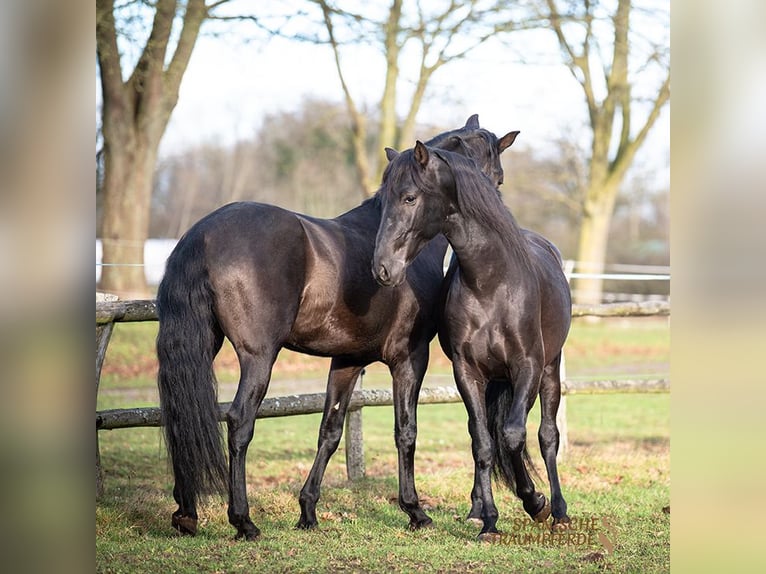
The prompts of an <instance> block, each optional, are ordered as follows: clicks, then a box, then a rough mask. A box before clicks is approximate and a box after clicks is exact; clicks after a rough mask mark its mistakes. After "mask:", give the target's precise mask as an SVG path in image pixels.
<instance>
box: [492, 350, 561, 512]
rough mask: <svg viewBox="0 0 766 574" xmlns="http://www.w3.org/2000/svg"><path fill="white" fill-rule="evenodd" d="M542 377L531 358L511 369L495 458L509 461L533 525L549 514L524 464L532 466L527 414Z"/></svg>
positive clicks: (536, 364) (545, 501) (545, 499)
mask: <svg viewBox="0 0 766 574" xmlns="http://www.w3.org/2000/svg"><path fill="white" fill-rule="evenodd" d="M541 374H542V370H541V369H540V367H539V360H536V359H534V358H530V359H528V360H526V361H522V362H521V363H520V365H518V366H517V367H515V368H514V369H513V371H512V377H511V380H512V381H513V400H512V403H511V405H510V411H509V412H508V413H507V414H505V417H504V420H503V427H502V429H503V432H502V438H501V442H500V446H499V448H500V450H501V452H499V453H498V455H497V456H498V457H503V458H506V459H510V462H511V467H512V472H513V475H514V480H513V482H515V486H516V495H517V496H518V497H519V498H520V499H521V501H522V503H523V505H524V510H525V511H526V512H527V514H529V516H530V518H532V520H534V521H535V522H544V521H545V520H547V518H548V517H549V516H550V514H551V507H550V504H549V503H548V500H547V498H546V497H545V495H544V494H543V493H542V492H538V491H537V490H535V484H534V482H533V481H532V478H531V477H530V475H529V472H528V470H527V467H526V463H527V462H529V464H530V465H531V464H532V463H531V460H530V458H529V454H528V452H527V415H528V413H529V411H530V410H531V408H532V406H533V405H534V403H535V401H536V400H537V395H538V393H539V391H540V377H541ZM499 416H503V413H499ZM503 472H506V471H505V470H504V471H503Z"/></svg>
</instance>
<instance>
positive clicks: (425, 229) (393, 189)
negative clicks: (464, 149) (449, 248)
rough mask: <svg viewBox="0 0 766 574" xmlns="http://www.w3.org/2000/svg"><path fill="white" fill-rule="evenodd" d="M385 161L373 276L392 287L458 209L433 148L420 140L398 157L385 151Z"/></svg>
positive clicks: (449, 173)
mask: <svg viewBox="0 0 766 574" xmlns="http://www.w3.org/2000/svg"><path fill="white" fill-rule="evenodd" d="M386 155H387V156H388V159H389V162H390V163H389V164H388V167H387V168H386V171H385V173H384V174H383V184H382V185H381V188H380V190H378V197H379V198H380V201H381V206H382V213H381V220H380V227H379V228H378V235H377V237H376V238H375V253H374V256H373V262H372V274H373V275H374V277H375V279H376V280H377V281H378V283H380V284H381V285H384V286H389V287H391V286H396V285H399V284H401V283H402V281H404V278H405V273H406V270H407V266H408V265H409V264H410V263H411V262H412V261H413V260H414V259H415V257H417V255H418V253H420V251H421V250H422V249H423V247H425V245H426V243H428V241H429V240H431V239H432V238H433V237H434V236H436V235H437V234H438V233H440V232H441V231H442V227H443V225H444V222H445V221H446V220H447V218H448V217H449V215H450V214H451V213H453V212H454V211H455V209H456V201H457V198H456V191H455V179H454V177H453V175H452V170H451V169H450V167H449V165H447V163H445V162H444V161H443V160H442V159H441V158H440V157H439V156H438V150H437V149H436V148H429V147H427V146H426V145H425V144H423V143H421V142H420V141H418V142H417V144H415V148H414V149H412V150H407V151H404V152H402V153H398V152H396V151H394V150H392V149H390V148H388V149H386Z"/></svg>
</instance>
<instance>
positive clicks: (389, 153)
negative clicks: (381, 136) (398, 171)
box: [386, 147, 399, 161]
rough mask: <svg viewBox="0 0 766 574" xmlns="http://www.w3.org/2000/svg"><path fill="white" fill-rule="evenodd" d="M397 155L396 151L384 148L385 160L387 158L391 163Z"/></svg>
mask: <svg viewBox="0 0 766 574" xmlns="http://www.w3.org/2000/svg"><path fill="white" fill-rule="evenodd" d="M398 155H399V152H398V151H396V150H395V149H393V148H390V147H387V148H386V158H388V161H392V160H393V159H394V158H395V157H396V156H398Z"/></svg>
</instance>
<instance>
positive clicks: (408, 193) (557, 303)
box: [373, 142, 571, 537]
mask: <svg viewBox="0 0 766 574" xmlns="http://www.w3.org/2000/svg"><path fill="white" fill-rule="evenodd" d="M388 155H389V159H390V160H391V163H389V165H388V168H387V171H386V172H385V174H384V177H383V185H382V186H381V188H380V190H379V191H378V193H377V195H378V197H379V198H380V201H381V203H382V205H383V216H382V220H381V223H380V230H379V231H378V236H377V239H376V242H375V256H374V260H373V274H374V276H375V278H376V279H377V280H378V282H379V283H380V284H382V285H386V286H393V287H394V288H396V286H397V285H400V284H401V283H402V281H403V280H404V278H405V275H406V273H407V270H408V269H409V266H410V264H411V263H412V262H413V260H415V258H416V257H418V254H419V253H420V252H421V250H422V249H423V248H424V246H426V245H427V244H428V241H429V240H431V239H432V238H433V237H434V236H436V235H437V234H439V233H443V234H444V235H445V236H446V237H447V240H448V241H449V242H450V244H451V245H452V248H453V250H454V252H455V255H456V258H457V261H458V263H457V265H456V266H454V267H453V268H452V269H451V270H450V272H449V273H448V276H447V278H446V279H445V293H444V299H443V311H442V316H441V320H440V324H439V327H438V329H439V340H440V343H441V345H442V348H443V349H444V352H445V353H446V354H447V356H448V357H450V359H451V360H452V364H453V370H454V374H455V381H456V383H457V387H458V390H459V392H460V395H461V397H462V398H463V401H464V402H465V406H466V410H467V411H468V428H469V431H470V434H471V438H472V451H473V457H474V461H475V463H476V471H475V479H476V480H475V485H474V490H473V492H472V495H471V497H472V500H473V506H472V511H471V512H472V514H480V515H481V518H482V522H483V526H482V530H481V533H480V535H479V536H480V537H486V536H491V535H492V533H497V529H496V523H497V518H498V513H497V508H496V506H495V503H494V500H493V497H492V489H491V484H490V471H491V470H492V469H493V468H494V471H495V474H496V475H497V476H499V477H500V478H501V479H502V480H503V481H504V482H505V483H506V484H507V485H508V486H509V487H510V488H511V489H512V490H515V492H516V494H517V495H518V496H519V498H520V499H521V500H522V502H523V505H524V509H525V510H526V512H527V513H528V514H529V515H530V516H531V517H532V518H533V519H534V520H536V521H539V522H543V521H545V520H546V519H547V518H548V516H550V513H551V507H550V506H549V505H548V502H547V501H546V498H545V496H544V495H543V494H542V493H539V492H536V491H535V486H534V483H533V482H532V479H531V478H530V476H529V473H528V471H527V468H526V464H529V465H530V466H531V460H530V459H529V454H528V453H527V450H526V422H527V415H528V413H529V411H530V409H531V408H532V406H533V405H534V403H535V400H536V398H537V395H538V394H539V395H540V402H541V407H542V420H541V423H540V430H539V433H538V436H539V441H540V448H541V451H542V455H543V458H544V460H545V465H546V468H547V470H548V479H549V481H550V486H551V501H552V511H553V524H552V528H554V529H561V528H566V527H567V525H568V523H569V521H570V520H569V517H568V516H567V505H566V502H565V501H564V498H563V496H562V494H561V487H560V484H559V479H558V471H557V468H556V453H557V451H558V445H559V431H558V428H557V427H556V412H557V411H558V406H559V400H560V396H561V380H560V375H559V367H560V362H561V349H562V346H563V344H564V341H565V339H566V336H567V334H568V332H569V325H570V322H571V299H570V292H569V285H568V283H567V280H566V277H565V276H564V273H563V271H562V268H561V256H560V254H559V252H558V250H557V249H556V248H555V247H554V246H553V244H551V243H550V242H549V241H547V240H546V239H545V238H543V237H542V236H540V235H538V234H536V233H533V232H531V231H525V230H523V229H521V228H520V227H519V226H518V225H517V223H516V221H515V219H514V217H513V216H512V215H511V213H510V211H508V209H507V208H506V207H505V205H504V204H503V202H502V200H501V198H500V196H499V194H498V193H497V192H496V191H495V187H494V186H493V184H492V182H491V181H490V180H488V179H487V178H486V176H485V175H484V174H482V173H481V172H480V171H479V170H478V169H477V166H476V164H475V163H474V162H473V161H472V160H471V159H470V158H466V157H463V156H460V155H457V154H454V153H451V152H449V151H445V150H439V149H436V148H433V147H428V146H426V145H424V144H422V143H421V142H418V143H417V144H416V146H415V148H414V150H408V151H406V152H403V153H401V154H398V155H397V154H396V152H393V151H392V150H391V151H389V152H388ZM525 463H526V464H525Z"/></svg>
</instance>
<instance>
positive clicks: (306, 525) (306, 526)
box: [295, 520, 319, 530]
mask: <svg viewBox="0 0 766 574" xmlns="http://www.w3.org/2000/svg"><path fill="white" fill-rule="evenodd" d="M317 526H319V523H318V522H317V521H316V520H314V521H313V522H311V521H309V520H299V521H298V524H296V525H295V528H296V529H297V530H314V528H316V527H317Z"/></svg>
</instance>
